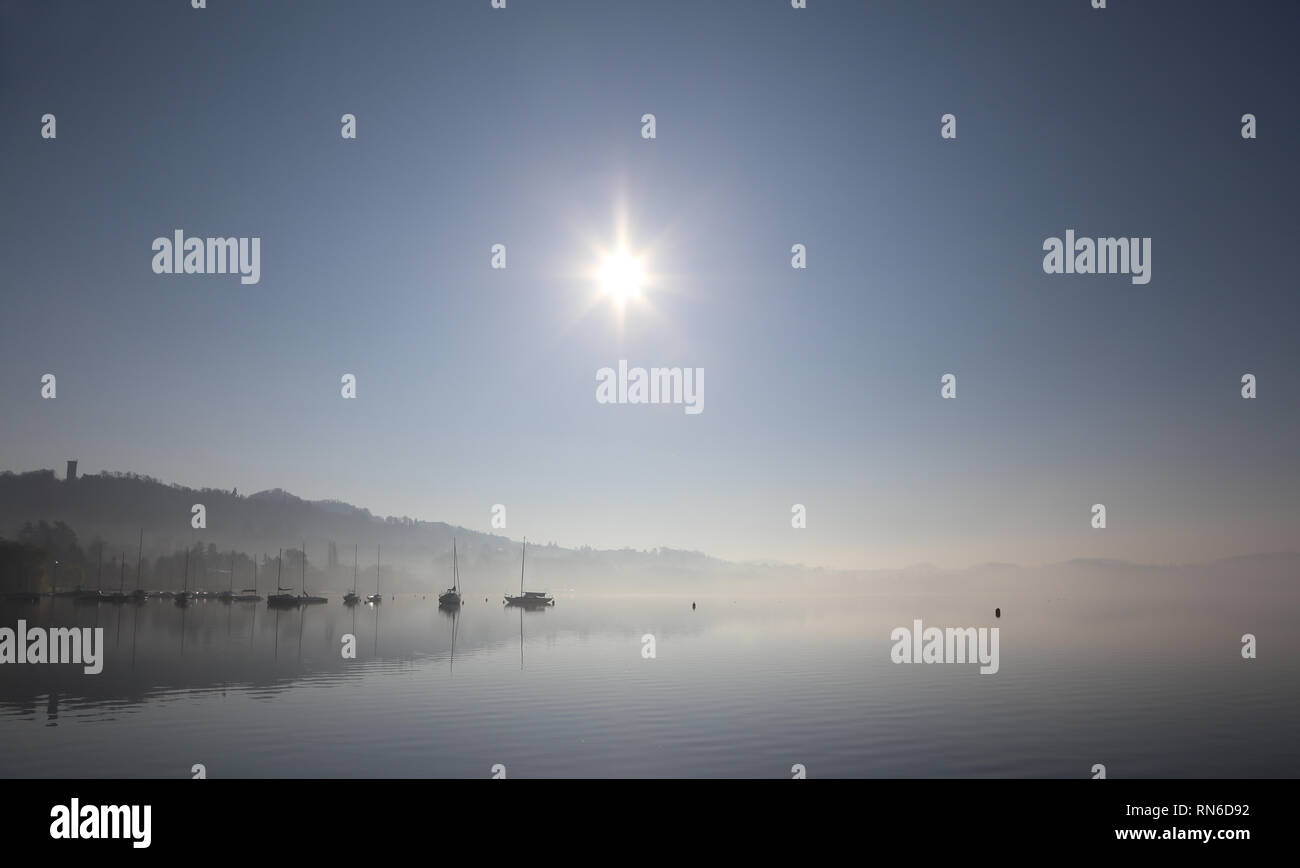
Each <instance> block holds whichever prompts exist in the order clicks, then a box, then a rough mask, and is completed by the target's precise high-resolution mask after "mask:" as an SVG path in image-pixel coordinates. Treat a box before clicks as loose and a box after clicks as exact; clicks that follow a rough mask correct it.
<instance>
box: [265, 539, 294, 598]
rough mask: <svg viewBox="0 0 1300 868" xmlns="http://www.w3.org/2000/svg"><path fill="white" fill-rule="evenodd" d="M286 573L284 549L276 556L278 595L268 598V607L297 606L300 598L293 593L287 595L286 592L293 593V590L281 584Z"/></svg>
mask: <svg viewBox="0 0 1300 868" xmlns="http://www.w3.org/2000/svg"><path fill="white" fill-rule="evenodd" d="M283 573H284V549H280V551H279V553H278V554H277V555H276V556H275V589H276V591H277V593H274V594H270V595H268V596H267V598H266V605H268V606H282V607H283V606H296V605H298V598H297V596H295V595H294V594H292V593H289V594H286V593H285V591H292V590H293V588H286V587H284V586H283V585H281V584H280V578H281V576H282V574H283Z"/></svg>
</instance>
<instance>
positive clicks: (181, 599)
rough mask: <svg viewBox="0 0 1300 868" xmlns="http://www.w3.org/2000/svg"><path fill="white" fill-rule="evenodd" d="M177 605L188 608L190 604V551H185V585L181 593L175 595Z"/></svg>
mask: <svg viewBox="0 0 1300 868" xmlns="http://www.w3.org/2000/svg"><path fill="white" fill-rule="evenodd" d="M175 598H176V605H178V606H188V605H189V604H190V550H189V549H188V548H187V549H185V583H184V585H183V587H182V588H181V592H180V593H179V594H176V595H175Z"/></svg>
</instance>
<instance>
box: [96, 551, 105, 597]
mask: <svg viewBox="0 0 1300 868" xmlns="http://www.w3.org/2000/svg"><path fill="white" fill-rule="evenodd" d="M95 587H96V588H103V587H104V544H103V543H102V542H101V543H100V544H99V566H98V567H96V568H95Z"/></svg>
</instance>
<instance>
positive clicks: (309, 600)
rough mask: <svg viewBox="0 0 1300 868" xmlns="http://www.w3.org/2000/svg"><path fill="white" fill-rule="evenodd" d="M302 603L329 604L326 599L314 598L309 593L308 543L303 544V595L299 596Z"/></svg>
mask: <svg viewBox="0 0 1300 868" xmlns="http://www.w3.org/2000/svg"><path fill="white" fill-rule="evenodd" d="M298 602H300V603H328V602H329V600H327V599H325V598H324V597H313V596H312V595H311V594H309V593H307V543H306V542H305V541H304V542H303V544H302V593H301V594H299V595H298Z"/></svg>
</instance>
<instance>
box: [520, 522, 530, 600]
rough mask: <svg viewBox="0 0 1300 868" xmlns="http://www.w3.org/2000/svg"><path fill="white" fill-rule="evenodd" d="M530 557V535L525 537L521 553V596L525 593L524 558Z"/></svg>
mask: <svg viewBox="0 0 1300 868" xmlns="http://www.w3.org/2000/svg"><path fill="white" fill-rule="evenodd" d="M526 557H528V537H524V550H523V553H522V554H520V555H519V596H521V597H522V596H523V595H524V558H526Z"/></svg>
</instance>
